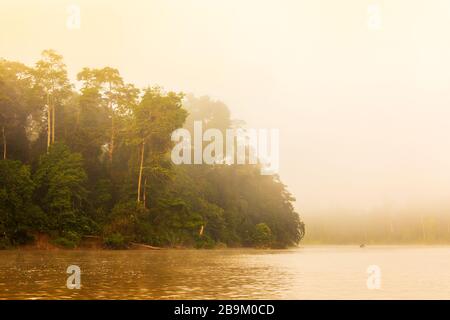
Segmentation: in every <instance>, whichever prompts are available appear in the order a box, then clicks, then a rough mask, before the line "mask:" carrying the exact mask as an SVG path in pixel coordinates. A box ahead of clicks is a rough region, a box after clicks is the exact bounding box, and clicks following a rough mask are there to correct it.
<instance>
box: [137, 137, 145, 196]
mask: <svg viewBox="0 0 450 320" xmlns="http://www.w3.org/2000/svg"><path fill="white" fill-rule="evenodd" d="M144 152H145V141H142V147H141V164H140V166H139V180H138V195H137V202H138V203H139V202H141V186H142V172H143V171H144Z"/></svg>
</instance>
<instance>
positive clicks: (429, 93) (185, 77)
mask: <svg viewBox="0 0 450 320" xmlns="http://www.w3.org/2000/svg"><path fill="white" fill-rule="evenodd" d="M70 4H77V5H79V6H80V8H81V28H80V29H79V30H70V29H68V28H67V27H66V20H67V17H68V14H67V12H66V10H67V6H68V5H70ZM371 4H375V5H378V8H380V10H381V16H380V19H381V20H380V21H381V24H380V28H379V29H373V28H370V27H369V25H368V19H371V18H373V16H371V13H370V12H369V11H368V8H369V5H371ZM0 10H1V19H0V57H4V58H6V59H10V60H18V61H22V62H25V63H27V64H32V63H34V62H35V61H36V60H37V59H38V58H39V54H40V52H41V51H42V50H43V49H49V48H52V49H55V50H57V51H58V52H59V53H61V54H62V55H63V56H64V58H65V61H66V64H67V65H68V69H69V73H70V76H71V78H72V79H74V77H75V75H76V73H77V72H78V71H79V70H80V69H81V68H82V67H85V66H88V67H103V66H106V65H109V66H112V67H116V68H118V69H119V70H120V71H121V73H122V75H123V76H124V78H125V80H126V81H129V82H134V83H136V84H137V85H139V86H145V85H149V84H151V85H153V84H159V85H162V86H163V87H164V88H165V89H168V90H177V91H183V92H186V93H188V92H192V93H194V94H196V95H205V94H207V95H210V96H211V97H212V98H215V99H219V100H222V101H223V102H225V103H226V104H227V105H228V106H229V107H230V109H231V111H232V114H233V117H234V118H239V119H243V120H245V121H246V122H247V123H248V125H249V126H251V127H254V128H279V129H280V138H281V142H280V144H281V149H280V163H281V167H280V174H281V178H282V180H283V181H284V182H285V183H286V184H287V185H288V187H289V190H290V191H291V192H292V193H293V194H294V195H295V196H296V198H297V204H296V206H297V208H298V210H299V211H300V212H303V213H306V214H308V213H313V212H316V211H317V210H323V209H327V208H336V207H339V208H349V209H357V210H361V211H365V210H370V208H373V207H375V206H380V205H386V204H388V205H390V206H394V207H395V206H398V207H403V206H415V205H434V206H435V205H441V204H445V202H446V201H447V202H448V199H450V196H449V194H450V1H448V0H430V1H423V0H389V1H387V0H386V1H379V0H378V1H372V0H341V1H336V0H303V1H302V0H292V1H287V0H270V1H265V0H257V1H254V0H226V1H225V0H222V1H217V0H202V1H194V0H178V1H174V0H114V1H106V0H101V1H99V0H78V1H75V0H73V1H65V0H52V1H49V0H46V1H44V0H29V1H24V0H1V3H0Z"/></svg>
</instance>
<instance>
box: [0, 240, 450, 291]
mask: <svg viewBox="0 0 450 320" xmlns="http://www.w3.org/2000/svg"><path fill="white" fill-rule="evenodd" d="M70 265H76V266H79V267H80V270H81V275H80V283H81V289H68V288H67V286H66V281H67V278H68V277H69V276H70V275H69V274H67V273H66V271H67V268H68V266H70ZM374 268H375V269H374ZM374 270H375V272H374ZM368 271H369V273H368ZM372 272H374V273H372ZM0 299H450V247H443V246H442V247H434V246H430V247H425V246H423V247H415V246H403V247H400V246H398V247H397V246H373V247H371V246H368V247H366V248H359V247H358V246H353V247H352V246H334V247H332V246H306V247H301V248H296V249H289V250H255V249H224V250H161V251H131V250H130V251H92V250H87V251H19V250H16V251H0Z"/></svg>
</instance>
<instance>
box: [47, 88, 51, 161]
mask: <svg viewBox="0 0 450 320" xmlns="http://www.w3.org/2000/svg"><path fill="white" fill-rule="evenodd" d="M51 126H52V113H51V110H50V102H49V96H48V93H47V153H48V150H49V149H50V141H51V139H52V132H51Z"/></svg>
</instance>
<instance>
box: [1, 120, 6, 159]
mask: <svg viewBox="0 0 450 320" xmlns="http://www.w3.org/2000/svg"><path fill="white" fill-rule="evenodd" d="M2 136H3V160H6V134H5V126H3V127H2Z"/></svg>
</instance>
